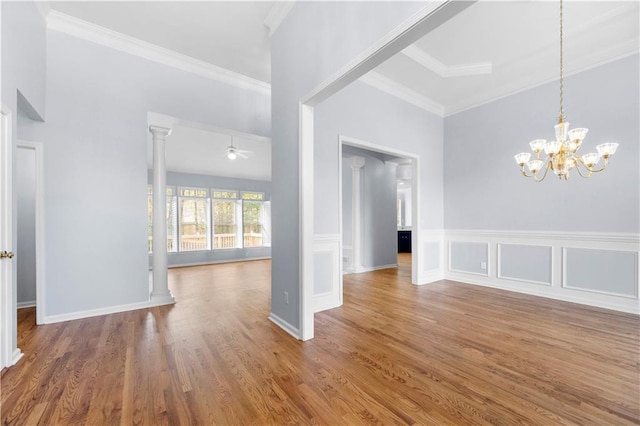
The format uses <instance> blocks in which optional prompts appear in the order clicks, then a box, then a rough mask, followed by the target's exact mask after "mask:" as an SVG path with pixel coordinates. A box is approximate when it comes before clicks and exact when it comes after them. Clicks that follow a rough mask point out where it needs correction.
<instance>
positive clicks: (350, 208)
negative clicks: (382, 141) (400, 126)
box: [339, 135, 420, 292]
mask: <svg viewBox="0 0 640 426" xmlns="http://www.w3.org/2000/svg"><path fill="white" fill-rule="evenodd" d="M339 150H340V156H339V161H340V165H339V167H340V171H341V173H340V174H339V175H340V182H339V186H340V191H341V194H340V197H339V198H340V207H339V210H340V240H341V259H342V260H343V271H344V272H347V273H360V272H368V271H373V270H378V269H387V268H393V267H395V268H399V267H400V266H402V270H403V274H404V273H406V272H407V271H408V273H409V274H408V278H409V280H411V279H412V278H413V279H414V280H413V282H416V281H415V278H416V277H417V274H415V273H417V271H418V269H417V268H418V267H417V262H416V261H417V260H418V256H416V257H415V259H414V258H413V256H412V255H411V254H410V253H407V254H405V255H403V256H399V253H398V248H399V247H398V236H399V235H400V234H399V232H400V231H403V232H407V229H406V228H407V226H406V225H407V223H409V224H410V223H411V222H410V221H409V222H407V220H406V218H410V217H418V214H419V206H420V204H419V199H418V187H419V183H418V177H419V175H418V172H417V171H418V163H419V156H418V155H416V154H413V153H409V152H403V151H400V150H396V149H394V148H389V147H385V146H381V145H376V144H372V143H369V142H367V141H362V140H358V139H354V138H350V137H347V136H343V135H340V136H339ZM367 167H369V169H367ZM407 168H408V172H407ZM365 171H366V173H365ZM400 172H402V173H401V174H402V176H401V175H400ZM400 182H402V185H403V186H405V187H406V190H405V191H404V194H403V195H404V196H406V197H408V198H409V199H410V200H412V201H413V200H415V202H412V201H409V202H408V203H407V202H406V200H405V201H404V203H403V206H404V207H405V209H406V208H408V209H409V210H410V211H409V212H405V215H404V216H405V219H403V220H401V221H399V212H398V210H397V208H398V205H399V204H400V203H398V200H399V192H398V188H400ZM367 198H368V200H367ZM400 223H402V224H403V228H404V229H401V228H400ZM414 240H415V241H417V238H415V239H414ZM415 241H412V242H410V243H409V244H410V250H409V251H410V252H415V251H417V250H419V246H418V244H416V243H415ZM414 247H415V250H414ZM401 263H402V265H401ZM340 291H341V292H342V291H343V290H342V286H340Z"/></svg>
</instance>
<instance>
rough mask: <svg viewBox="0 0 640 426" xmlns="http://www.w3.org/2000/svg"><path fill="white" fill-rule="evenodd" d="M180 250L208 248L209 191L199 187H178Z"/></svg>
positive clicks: (209, 240)
mask: <svg viewBox="0 0 640 426" xmlns="http://www.w3.org/2000/svg"><path fill="white" fill-rule="evenodd" d="M179 205H180V210H179V219H180V229H179V231H180V232H179V238H180V251H194V250H209V248H210V247H211V239H210V238H209V235H210V234H209V228H210V219H209V218H210V217H211V216H210V212H209V191H208V190H207V189H201V188H180V190H179Z"/></svg>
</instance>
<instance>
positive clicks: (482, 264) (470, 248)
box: [449, 241, 489, 276]
mask: <svg viewBox="0 0 640 426" xmlns="http://www.w3.org/2000/svg"><path fill="white" fill-rule="evenodd" d="M488 264H489V244H488V243H478V242H466V241H451V242H450V243H449V270H450V271H454V272H464V273H467V274H475V275H484V276H487V275H488V272H487V271H488Z"/></svg>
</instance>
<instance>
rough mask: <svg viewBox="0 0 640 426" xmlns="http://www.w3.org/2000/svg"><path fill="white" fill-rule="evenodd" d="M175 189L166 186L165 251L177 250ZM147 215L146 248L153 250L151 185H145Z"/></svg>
mask: <svg viewBox="0 0 640 426" xmlns="http://www.w3.org/2000/svg"><path fill="white" fill-rule="evenodd" d="M176 208H177V200H176V190H175V188H174V187H172V186H168V187H167V251H168V252H170V253H171V252H175V251H176V250H177V247H178V246H177V244H176V243H177V241H178V232H177V231H178V228H177V226H176V218H177V214H176ZM147 215H148V226H147V231H148V246H149V247H148V248H149V253H151V252H152V251H153V185H147Z"/></svg>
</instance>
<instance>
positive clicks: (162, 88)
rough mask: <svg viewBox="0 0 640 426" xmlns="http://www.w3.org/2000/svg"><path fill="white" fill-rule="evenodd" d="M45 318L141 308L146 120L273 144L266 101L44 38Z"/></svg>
mask: <svg viewBox="0 0 640 426" xmlns="http://www.w3.org/2000/svg"><path fill="white" fill-rule="evenodd" d="M47 42H48V46H47V49H48V55H47V110H48V112H49V113H48V115H47V121H46V123H44V124H38V123H33V124H32V126H33V129H30V130H31V131H32V133H33V135H34V138H35V139H36V140H38V141H41V142H43V143H44V144H45V156H44V157H45V158H44V174H45V188H44V192H45V200H44V201H45V205H46V212H45V229H46V238H45V241H46V242H45V244H46V246H45V262H46V264H45V268H46V272H45V273H46V276H47V299H46V315H47V316H50V315H56V314H65V313H73V312H78V311H85V310H91V309H98V308H104V307H110V306H118V305H124V304H130V303H136V302H144V301H146V300H148V297H149V278H148V253H147V205H146V191H147V190H146V188H147V139H148V137H149V135H148V130H147V127H148V124H147V113H148V112H150V111H151V112H157V113H161V114H167V115H171V116H174V117H179V118H184V119H186V120H189V121H195V122H200V123H204V124H208V125H213V126H218V127H224V128H229V129H234V130H238V131H242V132H246V133H252V134H257V135H261V136H270V131H269V128H270V123H269V116H270V109H269V97H268V96H264V95H261V94H258V93H256V92H252V91H248V90H243V89H239V88H236V87H233V86H229V85H226V84H222V83H218V82H215V81H212V80H209V79H205V78H202V77H199V76H196V75H193V74H190V73H186V72H183V71H180V70H177V69H174V68H171V67H167V66H163V65H161V64H158V63H155V62H152V61H148V60H145V59H142V58H138V57H135V56H132V55H128V54H126V53H123V52H119V51H115V50H112V49H109V48H106V47H103V46H100V45H97V44H94V43H91V42H88V41H84V40H80V39H77V38H74V37H71V36H68V35H65V34H62V33H59V32H56V31H48V33H47Z"/></svg>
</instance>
